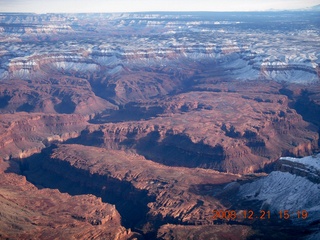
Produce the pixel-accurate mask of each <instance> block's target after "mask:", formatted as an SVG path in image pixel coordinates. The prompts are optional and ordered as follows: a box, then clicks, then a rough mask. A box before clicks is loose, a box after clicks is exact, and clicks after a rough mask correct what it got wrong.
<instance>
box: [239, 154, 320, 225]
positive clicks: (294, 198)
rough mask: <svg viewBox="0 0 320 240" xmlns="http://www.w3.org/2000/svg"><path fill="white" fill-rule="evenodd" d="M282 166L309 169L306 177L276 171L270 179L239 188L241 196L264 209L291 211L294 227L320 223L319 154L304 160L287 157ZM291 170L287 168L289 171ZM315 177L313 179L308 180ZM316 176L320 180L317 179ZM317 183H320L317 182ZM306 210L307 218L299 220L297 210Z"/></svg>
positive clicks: (264, 178)
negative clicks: (256, 201) (257, 202)
mask: <svg viewBox="0 0 320 240" xmlns="http://www.w3.org/2000/svg"><path fill="white" fill-rule="evenodd" d="M283 160H285V162H283V163H281V164H286V165H287V166H289V165H291V168H293V169H294V168H297V165H296V163H299V164H301V165H299V167H300V169H301V170H303V168H304V169H310V172H308V171H307V170H303V171H305V172H306V174H305V176H304V177H303V176H299V175H297V174H294V173H291V172H292V171H291V172H283V171H273V172H271V173H270V174H269V175H268V176H267V177H263V178H260V179H258V180H256V181H253V182H251V183H247V184H244V185H242V186H241V187H240V190H239V196H240V197H241V198H243V199H245V200H247V201H254V200H259V201H261V202H262V203H261V209H264V210H267V209H268V210H270V211H271V212H272V213H276V214H278V212H279V211H284V210H288V211H289V213H290V214H292V217H290V220H292V222H293V224H296V225H310V224H312V223H314V222H317V221H319V220H320V215H319V213H320V171H319V170H320V154H318V155H316V156H308V157H304V158H292V157H284V158H281V159H280V161H283ZM287 169H288V168H287ZM308 174H312V175H313V176H312V177H313V178H312V179H313V180H310V179H309V178H308ZM314 175H316V176H317V179H316V178H315V176H314ZM317 180H318V181H317ZM302 210H306V211H307V212H308V218H307V219H305V220H301V218H298V216H297V214H298V211H300V212H301V211H302Z"/></svg>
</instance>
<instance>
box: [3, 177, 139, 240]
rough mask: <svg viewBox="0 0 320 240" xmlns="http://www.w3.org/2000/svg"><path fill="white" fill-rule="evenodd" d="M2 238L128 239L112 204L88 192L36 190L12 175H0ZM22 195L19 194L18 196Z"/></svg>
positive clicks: (23, 178) (128, 235) (131, 235)
mask: <svg viewBox="0 0 320 240" xmlns="http://www.w3.org/2000/svg"><path fill="white" fill-rule="evenodd" d="M0 179H1V181H0V192H1V194H0V211H1V216H0V237H1V238H2V239H7V238H9V239H13V238H18V239H30V238H32V239H48V238H50V239H62V238H64V239H71V238H77V239H88V238H90V239H119V240H120V239H123V240H124V239H128V238H130V237H134V236H136V237H139V235H138V234H135V233H132V232H131V231H130V230H126V229H125V228H124V227H122V226H121V223H120V220H121V217H120V215H119V213H118V212H117V210H116V209H115V206H113V205H110V204H106V203H102V202H101V199H99V198H97V197H95V196H92V195H82V196H70V195H68V194H66V193H60V192H59V191H58V190H49V189H42V190H39V189H37V188H36V187H35V186H33V185H32V184H30V183H29V182H27V181H26V179H25V177H22V176H18V175H15V174H8V173H6V174H0ZM22 196H23V197H22Z"/></svg>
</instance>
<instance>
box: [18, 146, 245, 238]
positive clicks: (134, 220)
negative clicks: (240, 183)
mask: <svg viewBox="0 0 320 240" xmlns="http://www.w3.org/2000/svg"><path fill="white" fill-rule="evenodd" d="M21 171H22V173H23V174H24V175H26V176H27V179H28V180H29V181H31V182H33V183H35V184H38V185H41V186H44V187H51V188H58V189H60V190H61V191H63V192H69V193H72V194H84V193H91V194H95V195H97V196H100V197H102V199H103V200H104V201H107V202H111V203H112V204H115V205H116V207H117V209H118V211H119V212H120V214H121V216H122V218H123V224H124V226H126V227H130V228H140V229H142V231H144V232H145V233H152V232H153V234H154V231H155V229H157V228H158V227H159V226H160V225H162V224H163V223H166V222H172V223H175V222H179V223H182V224H195V223H196V222H198V221H199V219H201V221H202V223H203V224H209V223H210V222H211V217H212V216H211V211H212V209H214V208H217V207H222V205H221V203H219V202H218V201H216V200H215V199H214V198H210V197H206V196H200V195H197V194H196V193H194V192H193V191H192V189H193V187H192V186H197V185H199V184H200V185H201V184H205V183H207V184H222V183H226V182H230V181H233V180H235V179H237V178H239V176H238V175H233V174H223V173H219V172H216V171H213V170H204V169H188V168H172V167H167V166H163V165H160V164H157V163H154V162H152V161H148V160H146V159H145V158H143V157H142V156H139V155H137V154H134V153H130V152H127V153H125V152H123V151H116V150H105V149H101V148H97V147H85V146H82V145H69V144H67V145H65V144H64V145H60V146H59V147H58V148H51V149H47V150H45V151H43V152H42V154H40V155H34V156H32V157H30V158H28V159H24V160H23V162H22V164H21ZM57 179H60V180H57ZM147 223H148V224H147ZM148 226H149V227H148Z"/></svg>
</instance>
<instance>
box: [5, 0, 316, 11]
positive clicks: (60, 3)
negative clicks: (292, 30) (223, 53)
mask: <svg viewBox="0 0 320 240" xmlns="http://www.w3.org/2000/svg"><path fill="white" fill-rule="evenodd" d="M318 4H320V1H319V0H305V1H296V0H293V1H292V0H269V1H266V0H264V1H260V0H244V1H238V0H229V1H228V3H225V2H224V3H222V2H221V0H219V1H218V0H213V1H210V2H209V1H207V0H197V1H194V0H184V1H182V0H175V1H174V0H161V1H160V0H136V1H133V0H91V1H87V0H78V1H77V0H56V1H49V0H0V6H1V7H0V12H33V13H94V12H96V13H103V12H106V13H109V12H110V13H112V12H162V11H163V12H166V11H168V12H169V11H181V12H182V11H186V12H193V11H213V12H214V11H216V12H241V11H268V10H295V9H304V8H308V7H313V6H315V5H318Z"/></svg>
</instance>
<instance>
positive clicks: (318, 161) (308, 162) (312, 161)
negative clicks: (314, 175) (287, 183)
mask: <svg viewBox="0 0 320 240" xmlns="http://www.w3.org/2000/svg"><path fill="white" fill-rule="evenodd" d="M280 160H287V161H290V162H296V163H301V164H304V165H305V167H307V168H311V169H316V170H318V171H320V153H319V154H317V155H315V156H307V157H303V158H293V157H281V158H280ZM319 194H320V193H319Z"/></svg>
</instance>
